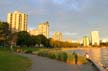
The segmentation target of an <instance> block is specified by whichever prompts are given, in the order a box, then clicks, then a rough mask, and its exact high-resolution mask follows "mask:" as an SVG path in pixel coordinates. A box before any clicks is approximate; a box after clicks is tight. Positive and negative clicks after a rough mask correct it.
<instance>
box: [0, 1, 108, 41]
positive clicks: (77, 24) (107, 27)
mask: <svg viewBox="0 0 108 71" xmlns="http://www.w3.org/2000/svg"><path fill="white" fill-rule="evenodd" d="M15 10H18V11H20V12H24V13H26V14H27V15H28V28H29V29H35V28H37V26H38V24H39V23H43V22H46V21H48V22H49V25H50V27H49V29H50V30H49V31H50V37H51V36H52V34H53V33H54V32H57V31H58V32H62V33H63V38H64V39H67V38H71V39H72V40H77V39H81V38H82V37H83V36H85V35H87V36H90V32H91V31H99V32H100V33H99V34H100V38H101V39H106V38H108V0H0V20H2V21H6V19H7V14H8V13H9V12H14V11H15Z"/></svg>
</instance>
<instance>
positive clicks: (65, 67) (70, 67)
mask: <svg viewBox="0 0 108 71" xmlns="http://www.w3.org/2000/svg"><path fill="white" fill-rule="evenodd" d="M23 56H26V57H28V58H30V59H31V60H32V67H31V71H97V70H96V69H95V68H94V67H93V66H92V64H91V63H87V64H84V65H77V64H76V65H75V64H66V63H63V62H60V61H57V60H52V59H49V58H46V57H40V56H37V55H29V54H23Z"/></svg>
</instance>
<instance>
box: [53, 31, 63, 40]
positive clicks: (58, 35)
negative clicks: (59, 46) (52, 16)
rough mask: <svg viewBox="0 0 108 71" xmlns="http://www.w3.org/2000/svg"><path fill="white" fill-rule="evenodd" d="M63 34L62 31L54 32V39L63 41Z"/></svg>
mask: <svg viewBox="0 0 108 71" xmlns="http://www.w3.org/2000/svg"><path fill="white" fill-rule="evenodd" d="M62 38H63V35H62V33H61V32H54V34H53V39H54V40H57V41H62V40H63V39H62Z"/></svg>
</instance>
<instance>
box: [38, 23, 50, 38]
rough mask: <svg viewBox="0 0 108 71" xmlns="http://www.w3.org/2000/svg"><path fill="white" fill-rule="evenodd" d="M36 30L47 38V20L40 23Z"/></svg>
mask: <svg viewBox="0 0 108 71" xmlns="http://www.w3.org/2000/svg"><path fill="white" fill-rule="evenodd" d="M38 32H39V34H42V35H44V36H45V37H47V38H48V37H49V23H48V21H47V22H45V23H40V24H39V25H38Z"/></svg>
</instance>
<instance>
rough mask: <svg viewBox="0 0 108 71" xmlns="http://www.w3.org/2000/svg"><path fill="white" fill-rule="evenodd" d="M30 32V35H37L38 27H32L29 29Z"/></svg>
mask: <svg viewBox="0 0 108 71" xmlns="http://www.w3.org/2000/svg"><path fill="white" fill-rule="evenodd" d="M30 34H31V35H39V31H38V29H33V30H31V31H30Z"/></svg>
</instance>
